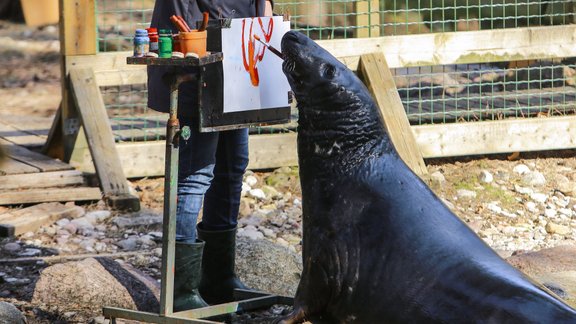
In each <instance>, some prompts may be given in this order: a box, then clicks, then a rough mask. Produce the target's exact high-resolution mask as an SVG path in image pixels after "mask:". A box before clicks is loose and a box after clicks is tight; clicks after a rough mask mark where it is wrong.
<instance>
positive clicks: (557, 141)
mask: <svg viewBox="0 0 576 324" xmlns="http://www.w3.org/2000/svg"><path fill="white" fill-rule="evenodd" d="M412 130H413V131H414V135H415V136H416V142H417V143H418V146H419V147H420V150H421V151H422V155H423V156H424V157H425V158H436V157H450V156H465V155H479V154H496V153H510V152H529V151H546V150H561V149H573V148H576V116H562V117H548V118H526V119H506V120H499V121H484V122H472V123H454V124H440V125H422V126H413V127H412Z"/></svg>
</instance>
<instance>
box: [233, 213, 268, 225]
mask: <svg viewBox="0 0 576 324" xmlns="http://www.w3.org/2000/svg"><path fill="white" fill-rule="evenodd" d="M263 220H264V219H263V217H262V216H261V215H260V214H259V213H254V214H252V215H250V216H248V217H242V218H240V219H239V220H238V225H240V226H248V225H252V226H260V224H262V221H263Z"/></svg>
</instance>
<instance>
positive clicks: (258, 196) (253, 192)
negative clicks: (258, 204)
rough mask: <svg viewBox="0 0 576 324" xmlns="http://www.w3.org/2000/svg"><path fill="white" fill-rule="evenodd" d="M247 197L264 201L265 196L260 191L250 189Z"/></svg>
mask: <svg viewBox="0 0 576 324" xmlns="http://www.w3.org/2000/svg"><path fill="white" fill-rule="evenodd" d="M248 197H251V198H255V199H260V200H264V199H266V194H265V193H264V191H263V190H262V189H251V190H250V191H248Z"/></svg>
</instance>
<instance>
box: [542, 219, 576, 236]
mask: <svg viewBox="0 0 576 324" xmlns="http://www.w3.org/2000/svg"><path fill="white" fill-rule="evenodd" d="M544 228H545V229H546V232H548V233H549V234H558V235H568V234H570V233H572V229H571V228H570V227H568V226H564V225H560V224H556V223H553V222H548V223H547V224H546V226H545V227H544Z"/></svg>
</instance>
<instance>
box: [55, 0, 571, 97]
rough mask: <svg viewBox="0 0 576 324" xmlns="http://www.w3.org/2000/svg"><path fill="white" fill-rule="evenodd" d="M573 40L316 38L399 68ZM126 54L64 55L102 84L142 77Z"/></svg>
mask: <svg viewBox="0 0 576 324" xmlns="http://www.w3.org/2000/svg"><path fill="white" fill-rule="evenodd" d="M364 2H366V3H368V2H370V3H372V2H374V0H370V1H364ZM372 6H373V5H370V7H372ZM371 19H375V18H371ZM374 33H375V31H372V35H374ZM575 41H576V25H563V26H546V27H526V28H514V29H512V28H509V29H496V30H482V31H468V32H450V33H430V34H417V35H400V36H384V37H371V38H357V39H354V38H352V39H332V40H320V41H318V44H320V46H322V47H324V48H325V49H326V50H328V51H329V52H330V53H331V54H332V55H334V56H335V57H337V58H339V59H340V60H341V61H343V62H344V63H345V64H346V65H347V66H348V68H350V69H352V70H357V69H358V62H359V60H360V56H361V55H363V54H369V53H374V52H383V53H384V54H385V55H386V60H387V61H388V66H389V67H391V68H398V67H407V66H427V65H442V64H466V63H487V62H501V61H516V60H534V59H552V58H557V57H571V56H576V46H571V44H574V42H575ZM414 44H418V46H414ZM422 48H426V49H427V50H426V51H422V50H421V49H422ZM130 55H132V53H131V52H107V53H99V54H98V55H95V56H92V55H76V56H67V57H66V62H65V64H66V70H69V69H71V68H80V67H91V68H93V69H94V73H95V75H96V80H97V83H98V84H99V85H100V86H114V85H129V84H144V83H146V79H147V73H146V67H144V66H139V65H127V64H126V57H128V56H130Z"/></svg>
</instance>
